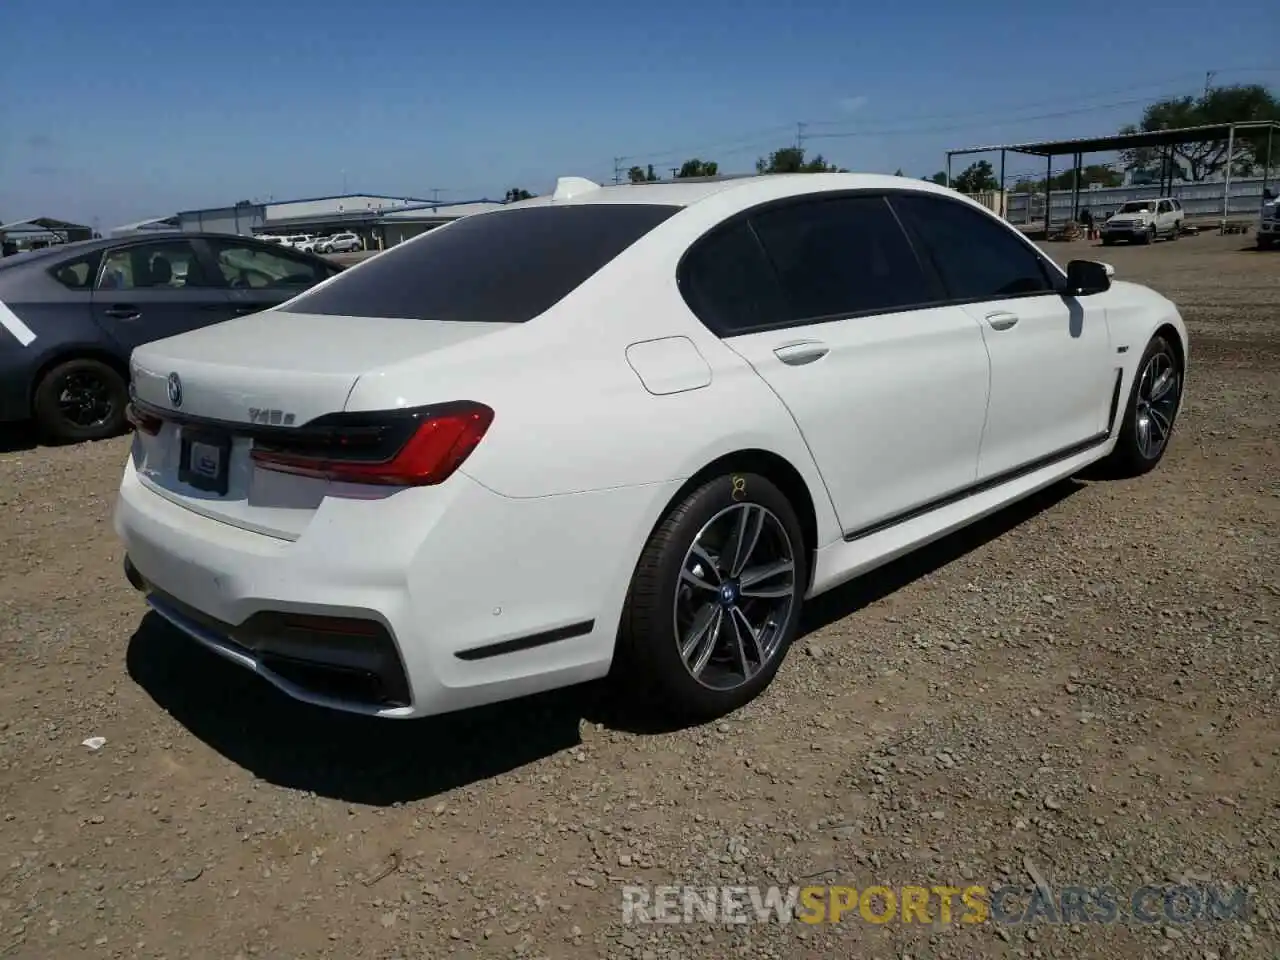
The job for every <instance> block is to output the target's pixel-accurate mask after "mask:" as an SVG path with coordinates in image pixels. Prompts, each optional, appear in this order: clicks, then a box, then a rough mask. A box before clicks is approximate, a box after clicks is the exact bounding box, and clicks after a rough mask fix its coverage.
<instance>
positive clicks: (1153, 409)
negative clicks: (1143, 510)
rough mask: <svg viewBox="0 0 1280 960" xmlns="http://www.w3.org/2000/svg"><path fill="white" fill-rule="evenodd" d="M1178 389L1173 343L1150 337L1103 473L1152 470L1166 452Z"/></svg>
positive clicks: (1129, 474)
mask: <svg viewBox="0 0 1280 960" xmlns="http://www.w3.org/2000/svg"><path fill="white" fill-rule="evenodd" d="M1166 376H1167V377H1168V378H1169V379H1168V380H1165V379H1164V378H1165V377H1166ZM1182 389H1183V370H1182V365H1181V363H1179V361H1178V353H1177V351H1176V350H1174V348H1173V344H1171V343H1170V342H1169V341H1168V340H1166V339H1165V338H1164V337H1163V336H1156V337H1152V338H1151V342H1150V343H1148V344H1147V349H1146V350H1145V351H1144V352H1143V354H1142V359H1141V360H1140V361H1139V362H1138V374H1137V376H1136V377H1135V378H1134V381H1133V386H1132V387H1131V388H1130V390H1129V402H1128V403H1127V404H1125V407H1124V412H1123V414H1122V416H1123V417H1124V419H1123V420H1121V421H1120V435H1119V437H1118V438H1117V440H1116V445H1115V449H1114V450H1112V451H1111V454H1110V455H1109V456H1108V457H1107V459H1106V460H1105V461H1103V466H1104V472H1105V473H1107V474H1108V475H1110V476H1112V477H1116V478H1122V477H1138V476H1141V475H1142V474H1144V473H1149V472H1151V471H1152V470H1154V469H1155V468H1156V465H1157V464H1159V463H1160V461H1161V460H1163V459H1164V455H1165V451H1167V450H1168V449H1169V441H1170V439H1171V438H1172V435H1173V430H1174V425H1175V422H1176V420H1177V417H1178V411H1179V410H1180V409H1181V407H1182Z"/></svg>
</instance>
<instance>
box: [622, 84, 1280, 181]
mask: <svg viewBox="0 0 1280 960" xmlns="http://www.w3.org/2000/svg"><path fill="white" fill-rule="evenodd" d="M1277 71H1280V68H1276V67H1270V66H1266V67H1263V66H1257V67H1253V66H1250V67H1231V68H1225V69H1222V70H1214V71H1210V73H1211V75H1212V76H1215V77H1216V76H1219V75H1221V74H1227V73H1231V74H1238V73H1254V72H1277ZM1202 76H1203V75H1202V74H1200V73H1183V74H1179V75H1177V76H1176V77H1169V78H1167V79H1165V80H1161V81H1152V82H1151V83H1144V84H1136V85H1135V84H1130V85H1128V86H1124V87H1113V88H1110V89H1107V90H1096V91H1093V92H1092V93H1088V94H1084V95H1078V96H1075V97H1072V98H1070V99H1065V98H1056V99H1054V100H1041V101H1033V102H1031V103H1025V102H1024V103H1021V104H1017V105H1007V106H995V107H988V108H985V109H983V110H979V111H972V112H968V113H961V114H956V113H954V112H952V113H948V114H934V115H924V116H915V117H905V118H902V119H903V120H904V121H906V122H911V123H923V122H931V121H939V120H941V121H948V120H957V119H968V120H972V121H978V120H979V118H985V117H999V118H1001V119H1002V121H1003V122H1005V123H1024V122H1030V121H1034V120H1051V119H1056V118H1059V117H1067V116H1076V115H1079V114H1084V113H1091V112H1094V111H1100V110H1108V109H1114V108H1116V107H1122V106H1133V105H1135V104H1139V103H1141V104H1150V103H1153V102H1156V101H1158V100H1160V99H1163V98H1165V97H1168V96H1169V95H1170V94H1168V93H1165V94H1164V95H1163V96H1161V97H1154V96H1147V97H1135V98H1130V99H1125V100H1118V101H1112V102H1109V103H1101V104H1094V105H1091V106H1084V107H1073V108H1071V109H1063V110H1055V111H1052V112H1046V113H1039V114H1035V115H1030V116H1014V117H1010V116H1007V114H1008V113H1009V112H1010V111H1015V110H1024V109H1032V108H1036V107H1040V106H1047V105H1050V104H1056V103H1079V102H1080V100H1081V99H1089V98H1092V97H1099V96H1108V95H1112V94H1118V93H1130V92H1134V91H1137V90H1155V89H1165V90H1167V89H1168V87H1169V86H1170V85H1171V84H1173V83H1185V82H1187V81H1189V80H1191V79H1193V78H1194V79H1196V80H1198V79H1199V78H1200V77H1202ZM848 123H849V121H848V120H847V119H827V120H806V121H801V122H799V123H797V124H795V126H794V129H795V132H796V138H795V142H796V146H797V147H801V148H803V144H804V142H805V141H806V140H810V139H817V138H823V139H836V138H841V139H842V138H847V137H858V136H905V135H912V134H929V133H945V132H950V131H956V130H965V129H971V128H973V127H976V126H985V125H986V124H984V123H980V122H969V123H949V124H945V125H943V126H929V127H922V128H912V127H907V128H884V129H859V130H845V131H837V132H831V133H814V132H811V129H810V128H813V127H830V126H838V125H840V126H843V125H846V124H848ZM785 129H789V128H787V127H783V126H778V127H771V128H767V129H765V130H761V131H758V132H757V133H755V134H746V135H744V137H743V138H742V139H739V140H735V141H724V142H721V143H720V144H703V145H702V146H700V147H697V148H686V149H675V150H665V151H653V152H651V153H646V154H633V155H630V156H624V157H618V158H615V161H617V162H621V161H643V162H646V163H648V162H653V164H654V165H655V166H658V167H660V166H663V165H665V164H666V163H670V162H671V161H677V160H683V159H687V158H689V157H691V156H695V155H699V154H706V153H708V152H711V151H719V152H721V153H725V152H729V151H730V150H731V148H733V147H742V148H748V149H757V148H759V147H760V146H761V145H762V144H763V143H764V142H765V141H764V139H763V137H764V135H765V134H779V133H781V132H782V131H783V130H785ZM770 142H771V143H772V142H773V141H772V140H771V141H770ZM733 152H736V151H733Z"/></svg>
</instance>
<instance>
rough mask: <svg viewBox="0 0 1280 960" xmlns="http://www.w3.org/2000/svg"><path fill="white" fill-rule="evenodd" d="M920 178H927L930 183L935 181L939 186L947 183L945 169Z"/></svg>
mask: <svg viewBox="0 0 1280 960" xmlns="http://www.w3.org/2000/svg"><path fill="white" fill-rule="evenodd" d="M920 179H921V180H928V181H929V182H930V183H936V184H937V185H938V186H940V187H945V186H946V185H947V173H946V171H945V170H939V171H938V172H937V173H935V174H934V175H933V176H932V177H921V178H920Z"/></svg>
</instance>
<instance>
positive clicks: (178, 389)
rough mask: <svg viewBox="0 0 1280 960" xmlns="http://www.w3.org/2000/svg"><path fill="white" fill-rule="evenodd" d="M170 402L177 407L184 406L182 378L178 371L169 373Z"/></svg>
mask: <svg viewBox="0 0 1280 960" xmlns="http://www.w3.org/2000/svg"><path fill="white" fill-rule="evenodd" d="M169 402H170V403H172V404H173V405H174V406H175V407H180V406H182V378H180V377H179V376H178V375H177V374H176V373H171V374H169Z"/></svg>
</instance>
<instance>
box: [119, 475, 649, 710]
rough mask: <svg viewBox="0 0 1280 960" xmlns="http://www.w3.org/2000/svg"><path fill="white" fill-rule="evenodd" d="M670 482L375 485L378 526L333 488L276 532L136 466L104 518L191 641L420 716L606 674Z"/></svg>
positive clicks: (139, 582)
mask: <svg viewBox="0 0 1280 960" xmlns="http://www.w3.org/2000/svg"><path fill="white" fill-rule="evenodd" d="M667 486H668V485H666V484H661V485H647V486H639V487H624V488H617V489H614V490H608V491H599V492H592V493H580V494H572V495H566V496H559V497H539V498H529V499H513V498H507V497H502V496H500V495H498V494H496V493H493V492H492V491H490V490H488V489H487V488H485V487H483V486H481V485H480V484H479V483H477V482H475V481H473V480H471V479H470V478H469V477H467V476H466V475H464V474H461V473H459V474H455V475H454V476H453V477H452V478H450V480H449V481H448V482H447V483H446V484H444V485H442V486H441V487H438V488H420V489H409V490H401V491H398V492H396V493H394V494H391V495H390V496H386V497H384V498H382V499H381V500H380V501H379V502H378V503H377V504H376V506H377V513H378V516H379V517H380V518H381V519H380V520H379V522H378V523H377V524H376V526H370V524H369V517H370V516H372V515H373V512H372V511H371V510H370V504H369V503H368V502H367V501H364V502H357V503H356V504H354V505H352V504H350V503H344V502H342V501H336V502H332V503H331V502H330V501H326V503H325V505H324V506H322V507H321V510H320V511H319V512H317V514H316V516H315V518H314V519H313V521H312V522H311V523H310V524H309V526H308V527H307V529H306V531H305V532H304V533H303V535H302V536H301V537H299V538H298V539H297V540H296V541H286V540H281V539H277V538H274V537H270V536H265V535H263V534H258V533H253V532H250V531H246V530H242V529H239V528H237V527H234V526H231V525H229V524H226V523H223V522H220V521H217V520H212V519H209V518H207V517H204V516H201V515H198V514H195V513H193V512H192V511H190V510H187V509H185V508H184V507H182V506H179V505H178V504H176V503H173V502H171V501H170V500H168V499H166V498H165V497H163V496H161V495H159V494H157V493H156V492H154V491H153V490H151V489H150V488H148V487H147V486H145V485H144V484H143V483H142V482H141V481H140V480H139V478H138V475H137V473H136V471H135V469H134V466H133V462H132V461H130V463H129V464H128V465H127V467H126V470H125V476H124V479H123V480H122V482H121V487H120V493H119V498H118V501H117V506H116V514H115V526H116V530H117V533H118V534H119V536H120V538H121V540H122V541H123V542H124V544H125V548H126V551H127V566H126V575H127V576H128V577H129V579H130V581H131V582H133V583H134V585H135V586H137V587H139V588H140V589H142V590H143V591H144V592H145V593H146V594H147V599H148V603H149V605H150V606H151V608H152V609H153V610H155V612H156V613H158V614H159V615H160V616H161V617H163V618H164V619H165V620H167V621H168V622H169V623H170V624H172V625H173V626H175V627H177V628H178V629H179V630H181V631H182V632H183V633H185V634H187V635H188V636H189V637H191V638H193V639H195V640H197V641H198V642H200V643H201V644H203V645H204V646H206V647H208V648H209V649H211V650H213V651H214V652H216V653H217V654H219V655H220V656H222V657H224V658H225V659H227V660H229V661H231V662H233V663H235V664H237V665H238V666H241V667H244V668H246V669H249V670H252V671H254V672H255V673H258V674H259V675H260V676H261V677H262V678H263V679H265V680H267V681H269V682H270V683H272V684H274V685H275V686H276V687H278V688H279V689H280V690H282V691H283V692H285V693H286V694H288V695H290V696H292V697H295V698H296V699H299V700H303V701H306V702H309V703H313V704H316V705H319V706H323V707H329V708H333V709H338V710H344V711H349V712H354V713H361V714H368V715H374V716H382V717H395V718H399V717H417V716H426V715H431V714H439V713H445V712H448V711H452V710H458V709H464V708H467V707H471V706H477V705H480V704H484V703H491V702H495V701H498V700H506V699H510V698H513V697H518V696H523V695H526V694H531V693H536V692H539V691H542V690H548V689H553V688H556V687H562V686H567V685H570V684H574V683H579V682H583V681H586V680H591V679H595V678H598V677H601V676H603V675H604V674H605V673H607V672H608V669H609V665H610V662H611V660H612V656H613V647H614V639H615V636H616V632H617V624H618V619H619V616H620V615H621V609H622V604H623V600H624V598H625V595H626V589H627V584H628V582H629V580H630V577H631V572H632V569H633V567H634V564H635V562H636V559H637V557H638V556H639V552H640V549H641V548H642V546H643V543H644V540H645V538H646V537H647V536H648V533H649V530H650V528H651V525H652V523H653V518H654V514H655V513H656V512H657V511H658V510H660V509H661V505H662V504H663V503H665V498H666V497H667V496H669V495H670V493H671V492H674V491H673V490H668V489H667ZM356 518H360V519H356ZM273 618H274V619H273ZM315 618H326V620H331V621H334V622H337V623H338V626H337V627H331V625H328V626H326V625H324V624H321V627H322V628H318V627H317V626H316V624H317V623H318V621H317V620H316V619H315ZM285 619H287V620H288V625H287V626H286V625H285ZM352 623H355V624H356V625H357V626H359V625H361V624H363V625H364V627H363V628H362V629H360V630H355V631H352V630H350V629H348V627H347V626H344V625H346V624H352ZM291 631H292V632H291ZM309 631H310V632H309ZM317 631H318V632H317ZM286 634H288V636H286ZM319 634H324V635H325V636H324V637H320V638H319V639H317V637H318V636H319ZM290 636H291V637H292V639H291V640H290V639H289V637H290ZM362 637H363V638H365V639H363V640H362V639H361V638H362ZM382 638H385V641H384V640H383V639H382ZM321 640H323V642H321ZM398 692H399V693H400V694H401V695H399V696H397V693H398Z"/></svg>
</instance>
